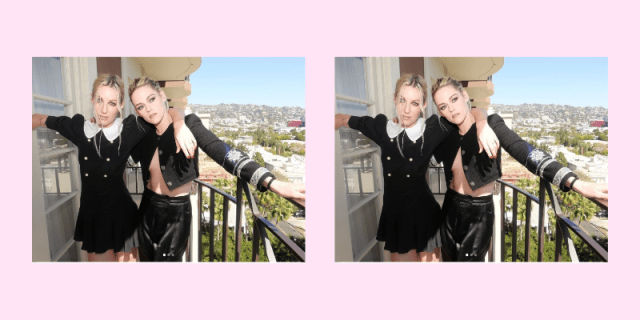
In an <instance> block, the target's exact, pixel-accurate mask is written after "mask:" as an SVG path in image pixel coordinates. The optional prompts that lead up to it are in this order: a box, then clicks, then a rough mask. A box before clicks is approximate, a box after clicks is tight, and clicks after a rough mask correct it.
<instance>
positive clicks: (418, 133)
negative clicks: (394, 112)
mask: <svg viewBox="0 0 640 320" xmlns="http://www.w3.org/2000/svg"><path fill="white" fill-rule="evenodd" d="M425 123H426V121H425V119H424V118H418V121H416V124H415V125H414V126H413V127H411V128H407V129H405V128H403V127H402V126H400V124H398V123H395V122H393V121H391V120H389V121H387V134H388V135H389V138H395V137H397V136H398V135H399V134H400V133H401V132H402V131H403V130H404V131H405V132H406V133H407V136H408V137H409V139H411V141H413V142H416V141H417V140H418V139H420V137H422V133H423V132H424V129H425V128H426V127H427V126H426V125H425Z"/></svg>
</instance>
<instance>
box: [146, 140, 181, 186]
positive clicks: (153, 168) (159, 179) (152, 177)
mask: <svg viewBox="0 0 640 320" xmlns="http://www.w3.org/2000/svg"><path fill="white" fill-rule="evenodd" d="M147 188H149V190H151V191H153V192H155V193H157V194H163V195H167V196H169V197H178V196H185V195H187V194H189V191H190V190H191V181H189V182H187V183H185V184H183V185H181V186H179V187H177V188H175V189H173V190H169V187H167V183H166V182H165V181H164V177H163V176H162V170H160V160H159V158H158V149H156V152H155V153H154V154H153V158H152V159H151V164H150V165H149V183H147Z"/></svg>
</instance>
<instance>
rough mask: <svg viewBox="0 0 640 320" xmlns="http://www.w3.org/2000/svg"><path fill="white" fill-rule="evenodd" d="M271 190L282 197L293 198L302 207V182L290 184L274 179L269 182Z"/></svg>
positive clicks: (303, 195)
mask: <svg viewBox="0 0 640 320" xmlns="http://www.w3.org/2000/svg"><path fill="white" fill-rule="evenodd" d="M271 191H273V192H275V193H276V194H277V195H279V196H281V197H283V198H287V199H290V200H293V201H295V202H296V203H298V204H300V205H301V206H303V207H304V206H305V205H304V204H305V199H306V195H305V193H304V192H305V191H304V184H292V183H288V182H282V181H278V180H276V181H273V182H272V183H271Z"/></svg>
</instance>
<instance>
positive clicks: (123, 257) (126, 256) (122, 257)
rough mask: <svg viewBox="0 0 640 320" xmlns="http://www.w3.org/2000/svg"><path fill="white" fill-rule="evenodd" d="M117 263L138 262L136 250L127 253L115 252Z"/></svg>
mask: <svg viewBox="0 0 640 320" xmlns="http://www.w3.org/2000/svg"><path fill="white" fill-rule="evenodd" d="M116 259H118V262H138V261H139V260H138V248H133V249H131V251H129V252H122V251H120V252H116Z"/></svg>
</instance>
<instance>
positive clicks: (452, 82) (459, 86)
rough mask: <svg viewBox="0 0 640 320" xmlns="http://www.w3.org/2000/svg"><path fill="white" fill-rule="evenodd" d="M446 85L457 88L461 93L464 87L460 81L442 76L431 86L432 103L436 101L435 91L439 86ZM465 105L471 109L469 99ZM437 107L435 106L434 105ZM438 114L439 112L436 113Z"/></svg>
mask: <svg viewBox="0 0 640 320" xmlns="http://www.w3.org/2000/svg"><path fill="white" fill-rule="evenodd" d="M446 86H452V87H453V88H455V89H456V90H458V92H460V93H461V94H462V93H463V92H464V87H463V86H462V83H460V81H458V80H456V79H454V78H451V77H443V78H440V79H438V80H436V83H434V84H433V85H432V86H431V99H433V103H435V102H436V98H435V96H436V92H438V90H440V89H441V88H444V87H446ZM467 106H468V107H469V109H471V101H467ZM436 108H437V106H436ZM438 114H439V113H438Z"/></svg>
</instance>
